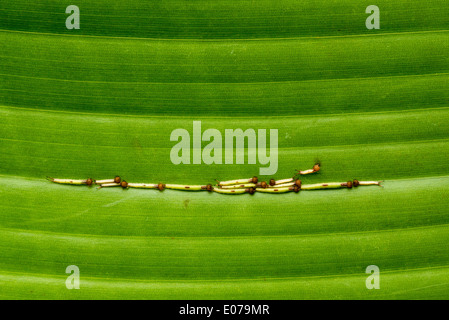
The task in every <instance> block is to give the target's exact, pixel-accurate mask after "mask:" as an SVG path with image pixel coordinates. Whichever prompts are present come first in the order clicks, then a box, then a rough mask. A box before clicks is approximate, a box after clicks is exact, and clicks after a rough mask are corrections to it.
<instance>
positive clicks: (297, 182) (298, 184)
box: [295, 179, 302, 189]
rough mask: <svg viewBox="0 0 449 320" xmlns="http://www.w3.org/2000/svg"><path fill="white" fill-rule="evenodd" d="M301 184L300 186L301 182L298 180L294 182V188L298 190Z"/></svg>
mask: <svg viewBox="0 0 449 320" xmlns="http://www.w3.org/2000/svg"><path fill="white" fill-rule="evenodd" d="M301 184H302V182H301V180H299V179H296V180H295V186H297V187H298V188H299V189H301Z"/></svg>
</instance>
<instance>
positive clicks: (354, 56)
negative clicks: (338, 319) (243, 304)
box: [0, 0, 449, 299]
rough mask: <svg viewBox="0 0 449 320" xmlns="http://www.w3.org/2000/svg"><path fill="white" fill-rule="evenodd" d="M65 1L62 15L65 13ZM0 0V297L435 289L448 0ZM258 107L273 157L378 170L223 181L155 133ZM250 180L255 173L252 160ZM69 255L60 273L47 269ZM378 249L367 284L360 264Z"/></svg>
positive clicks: (443, 176)
mask: <svg viewBox="0 0 449 320" xmlns="http://www.w3.org/2000/svg"><path fill="white" fill-rule="evenodd" d="M71 4H76V5H77V6H79V8H80V11H81V29H80V30H67V29H66V27H65V19H66V17H67V16H68V14H66V13H65V8H66V7H67V6H68V5H71ZM371 4H373V3H371V1H350V0H340V1H330V0H326V1H324V0H318V1H305V0H296V1H293V0H284V1H279V0H277V1H274V0H259V1H250V0H246V1H237V0H220V1H213V0H197V1H181V0H169V1H163V2H161V1H137V0H130V1H126V2H120V1H115V2H111V1H95V3H93V1H86V0H80V1H76V3H72V2H70V3H69V2H67V3H65V2H64V1H62V2H61V1H55V0H48V1H38V2H36V3H32V4H30V3H29V1H25V0H16V1H12V0H3V1H2V2H1V3H0V17H1V18H0V41H1V46H0V115H1V117H0V147H1V154H0V182H1V183H0V200H1V201H0V298H3V299H86V298H87V299H90V298H96V299H99V298H101V299H448V298H449V294H448V293H449V290H448V289H449V288H448V286H449V280H448V279H449V267H448V266H449V251H448V246H447V243H448V240H449V227H448V224H449V161H448V156H449V125H448V123H449V90H448V89H449V54H448V52H449V15H448V14H447V13H448V12H449V3H448V2H447V1H445V0H429V1H426V2H418V1H406V0H403V1H395V2H394V3H393V2H392V1H387V0H378V1H376V3H375V4H376V5H377V6H378V7H379V8H380V17H381V19H380V25H381V29H380V30H367V29H366V27H365V20H366V18H367V17H368V14H366V13H365V8H366V7H367V6H368V5H371ZM197 120H200V121H202V128H203V130H205V129H208V128H215V129H218V130H220V131H221V132H222V133H224V130H225V129H235V128H242V129H247V128H253V129H256V130H257V129H259V128H260V129H278V131H279V169H278V172H277V174H276V176H275V178H277V179H281V178H287V177H290V176H291V175H292V174H293V173H294V170H295V169H299V168H301V169H307V168H310V167H311V166H312V165H313V164H314V163H315V161H317V160H319V161H320V162H321V164H322V170H321V171H320V172H319V173H318V174H316V175H312V176H307V177H304V178H303V183H315V182H330V181H347V180H350V179H353V178H357V179H359V180H385V182H384V188H378V187H365V188H357V189H352V190H346V189H344V190H326V191H315V192H312V191H310V192H306V191H304V192H300V193H299V194H293V193H292V194H282V195H271V194H260V193H258V194H257V193H256V194H255V195H253V196H250V195H248V194H245V195H241V196H226V195H220V194H216V193H212V194H210V193H207V192H201V193H191V192H190V193H188V192H180V191H171V190H166V191H164V192H158V191H154V190H134V189H131V190H121V189H102V190H97V189H96V188H87V187H76V186H63V185H56V184H52V183H49V182H48V181H46V180H45V177H46V176H53V177H58V178H87V177H92V178H94V179H104V178H109V177H113V176H115V175H120V176H122V177H123V178H125V179H126V180H127V181H130V182H155V183H157V182H159V181H161V182H166V183H190V184H200V183H201V184H206V183H211V182H213V181H214V179H215V178H217V179H220V180H226V179H234V178H245V177H251V176H253V175H257V174H258V171H259V167H260V166H261V165H259V164H256V165H248V164H245V165H210V166H207V165H204V164H203V165H193V164H192V165H178V166H176V165H174V164H172V163H171V161H170V150H171V147H172V146H173V145H174V142H170V134H171V132H172V131H173V130H174V129H176V128H185V129H187V130H188V131H190V132H192V123H193V121H197ZM262 178H263V179H266V180H268V179H269V178H270V177H262ZM69 265H77V266H78V267H79V268H80V275H81V289H80V290H68V289H67V288H66V286H65V280H66V277H67V276H68V275H67V274H65V269H66V267H67V266H69ZM368 265H377V266H379V268H380V272H381V273H380V290H368V289H367V288H366V286H365V280H366V278H367V276H368V275H367V274H366V273H365V269H366V267H367V266H368Z"/></svg>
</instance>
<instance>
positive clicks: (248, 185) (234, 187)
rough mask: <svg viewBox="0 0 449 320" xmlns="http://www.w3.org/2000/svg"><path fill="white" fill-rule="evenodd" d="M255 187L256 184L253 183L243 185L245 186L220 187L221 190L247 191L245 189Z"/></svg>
mask: <svg viewBox="0 0 449 320" xmlns="http://www.w3.org/2000/svg"><path fill="white" fill-rule="evenodd" d="M254 187H256V184H254V183H245V184H233V185H229V186H222V187H221V188H223V189H247V188H254Z"/></svg>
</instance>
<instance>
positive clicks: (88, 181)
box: [86, 178, 94, 186]
mask: <svg viewBox="0 0 449 320" xmlns="http://www.w3.org/2000/svg"><path fill="white" fill-rule="evenodd" d="M93 183H94V181H93V180H92V179H91V178H89V179H87V180H86V184H87V185H88V186H91V185H92V184H93Z"/></svg>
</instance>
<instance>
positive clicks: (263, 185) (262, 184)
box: [260, 181, 268, 189]
mask: <svg viewBox="0 0 449 320" xmlns="http://www.w3.org/2000/svg"><path fill="white" fill-rule="evenodd" d="M260 186H261V187H262V188H264V189H265V188H267V187H268V184H267V183H266V182H265V181H262V182H261V183H260Z"/></svg>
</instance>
